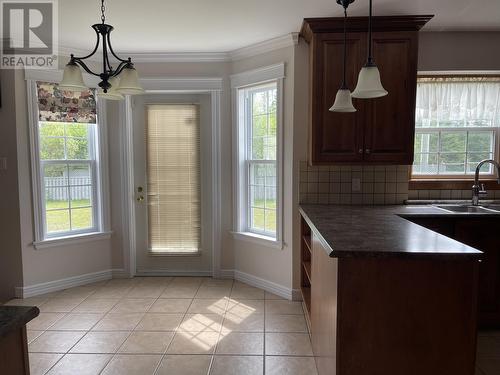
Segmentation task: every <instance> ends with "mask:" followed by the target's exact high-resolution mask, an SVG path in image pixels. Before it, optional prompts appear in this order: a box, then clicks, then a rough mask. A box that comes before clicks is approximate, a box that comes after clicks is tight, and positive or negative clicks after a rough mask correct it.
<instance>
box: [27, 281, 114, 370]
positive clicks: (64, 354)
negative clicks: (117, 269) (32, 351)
mask: <svg viewBox="0 0 500 375" xmlns="http://www.w3.org/2000/svg"><path fill="white" fill-rule="evenodd" d="M110 281H111V280H108V281H107V282H106V283H105V284H104V285H103V286H106V285H108V283H109V282H110ZM69 289H71V288H68V289H64V290H69ZM97 289H98V288H96V289H95V290H94V291H93V292H92V293H90V294H89V295H88V296H87V297H85V298H84V299H83V300H82V301H81V302H80V303H79V304H78V305H76V306H75V307H73V309H71V310H70V311H69V312H67V313H66V314H65V315H63V316H62V317H61V318H60V319H58V320H56V321H55V322H54V324H52V325H50V326H49V327H48V328H47V329H46V330H45V331H44V333H45V332H47V331H48V330H49V328H50V327H52V326H54V325H55V324H56V323H57V322H59V321H60V320H62V319H63V318H65V317H66V316H68V315H69V314H70V313H71V311H73V310H74V309H76V308H77V307H78V306H80V305H81V304H82V303H83V302H84V301H85V300H87V299H88V298H89V297H90V296H91V295H92V294H94V293H95V292H96V290H97ZM61 293H62V292H61ZM56 297H57V295H56ZM56 297H54V298H56ZM49 300H50V298H49ZM46 302H48V301H46ZM104 316H106V314H104V315H103V317H102V318H101V319H100V320H98V321H97V322H96V323H95V324H97V323H98V322H100V321H101V320H102V319H104ZM95 324H94V325H93V326H92V327H94V326H95ZM92 327H91V329H92ZM53 332H54V331H53ZM55 332H57V331H55ZM88 332H90V329H89V330H87V331H85V334H84V335H83V336H82V337H80V338H79V339H78V340H77V341H76V342H75V344H73V345H72V346H71V347H70V348H69V349H68V350H67V351H66V352H65V353H63V355H62V356H61V358H59V359H58V360H57V361H56V362H55V363H54V364H53V365H52V366H51V367H50V368H49V369H47V371H45V372H44V374H47V373H49V372H50V371H51V370H52V369H53V368H54V367H55V366H56V365H57V364H58V363H59V362H61V360H62V359H63V358H64V357H65V356H66V354H68V353H69V352H70V350H71V349H73V348H74V347H75V345H77V344H78V343H79V342H80V340H81V339H83V338H84V337H85V336H86V335H87V333H88ZM40 336H42V335H40ZM40 336H38V337H37V339H38V338H39V337H40ZM33 341H35V340H33ZM57 354H60V353H57ZM28 356H29V350H28Z"/></svg>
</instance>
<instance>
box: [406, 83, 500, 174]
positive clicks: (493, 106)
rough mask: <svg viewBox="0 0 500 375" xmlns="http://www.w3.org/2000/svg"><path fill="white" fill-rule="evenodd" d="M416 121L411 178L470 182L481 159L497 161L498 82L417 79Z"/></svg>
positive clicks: (489, 168) (487, 167) (485, 170)
mask: <svg viewBox="0 0 500 375" xmlns="http://www.w3.org/2000/svg"><path fill="white" fill-rule="evenodd" d="M415 120H416V121H415V128H416V131H415V161H414V163H413V170H412V175H413V177H414V178H471V177H472V176H473V174H474V172H475V168H476V165H477V164H478V163H479V162H480V161H481V160H483V159H497V160H498V153H497V149H498V146H499V138H498V137H499V126H500V79H498V78H493V77H445V78H443V77H420V78H419V79H418V84H417V103H416V118H415ZM481 174H482V175H484V176H492V175H493V174H494V170H493V169H492V166H491V165H490V164H487V165H485V166H484V167H483V168H482V169H481Z"/></svg>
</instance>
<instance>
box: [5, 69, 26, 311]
mask: <svg viewBox="0 0 500 375" xmlns="http://www.w3.org/2000/svg"><path fill="white" fill-rule="evenodd" d="M15 73H16V72H15V71H14V70H0V86H1V90H2V91H1V94H2V107H1V108H0V157H3V158H7V170H4V171H0V197H2V198H1V199H0V238H1V245H0V303H1V302H2V301H5V300H8V299H10V298H12V297H13V295H14V287H15V286H19V285H21V284H22V277H23V275H22V255H21V224H20V207H19V192H18V187H19V185H18V171H17V141H16V137H17V131H16V130H17V129H16V111H15V110H14V109H15V107H16V97H15V89H14V88H15V79H16V77H15V76H16V74H15Z"/></svg>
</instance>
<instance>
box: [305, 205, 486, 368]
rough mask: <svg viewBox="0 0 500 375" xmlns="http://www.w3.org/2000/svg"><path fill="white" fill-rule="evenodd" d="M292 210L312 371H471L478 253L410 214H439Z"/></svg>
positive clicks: (419, 209)
mask: <svg viewBox="0 0 500 375" xmlns="http://www.w3.org/2000/svg"><path fill="white" fill-rule="evenodd" d="M300 213H301V215H302V248H301V263H302V270H303V272H302V280H301V283H302V291H303V297H304V298H303V299H304V303H305V305H306V306H305V307H306V310H307V312H308V316H309V320H310V327H311V339H312V344H313V352H314V356H315V360H316V364H317V368H318V372H319V374H320V375H323V374H336V375H344V374H345V375H351V374H363V375H372V374H373V375H378V374H380V375H382V374H384V375H392V374H394V375H401V374H405V375H417V374H418V375H421V374H426V375H434V374H435V375H438V374H439V375H442V374H454V375H473V374H474V365H475V351H476V329H477V290H478V267H479V261H480V259H481V255H482V253H481V252H480V251H478V250H476V249H475V248H472V247H470V246H467V245H465V244H463V243H461V242H458V241H456V240H453V239H451V238H449V237H446V236H444V235H442V234H440V233H437V232H435V231H433V230H430V229H427V228H425V227H422V226H421V225H418V224H415V223H413V222H411V221H409V219H411V218H412V217H416V218H419V217H428V216H429V215H430V216H432V215H441V214H445V213H444V212H442V211H440V210H439V209H438V208H435V207H431V206H416V207H408V206H366V207H365V206H332V205H302V206H301V207H300ZM450 215H453V214H450Z"/></svg>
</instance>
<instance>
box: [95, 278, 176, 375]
mask: <svg viewBox="0 0 500 375" xmlns="http://www.w3.org/2000/svg"><path fill="white" fill-rule="evenodd" d="M173 279H174V278H172V279H171V280H170V281H169V282H167V284H166V285H165V287H164V288H163V289H162V291H161V292H160V294H159V295H158V297H157V298H155V299H154V301H153V303H152V304H151V305H150V306H149V307H148V308H147V309H146V311H145V312H144V313H143V315H142V316H141V318H140V319H139V321H138V322H137V324H135V325H134V328H132V330H131V331H129V334H128V335H127V337H126V338H125V340H123V342H122V343H121V345H120V346H119V347H118V348H117V349H116V352H115V353H113V355H112V356H111V358H110V359H109V361H107V362H106V364H105V365H104V367H103V368H102V369H101V371H99V374H102V373H103V371H104V370H105V369H106V367H108V365H109V364H110V363H111V361H112V360H113V359H114V358H116V356H117V355H118V354H119V352H120V349H121V348H122V347H123V345H125V342H126V341H127V340H128V339H129V337H130V336H132V334H133V333H134V332H135V329H136V328H137V326H138V325H139V324H140V323H141V321H142V319H144V317H145V316H146V314H147V312H148V311H149V309H151V307H152V306H153V305H154V303H155V302H156V301H158V299H160V296H161V295H162V294H163V292H164V291H165V290H166V289H167V287H168V285H169V284H170V283H172V281H173ZM137 284H140V282H138V283H137ZM135 286H137V285H135ZM131 289H133V288H131ZM129 292H130V291H129ZM127 294H128V293H127ZM126 296H127V295H126V294H125V295H123V296H122V297H121V298H120V300H123V299H125V297H126ZM118 303H120V302H118ZM118 303H117V304H118ZM115 306H116V305H115ZM110 311H111V310H110ZM108 313H109V312H108ZM172 340H173V337H172ZM169 345H170V343H169ZM138 354H142V353H138ZM161 360H162V357H160V360H159V361H158V363H157V365H156V366H157V367H158V366H159V365H160V363H161ZM155 372H156V368H155V371H153V374H154V373H155Z"/></svg>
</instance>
